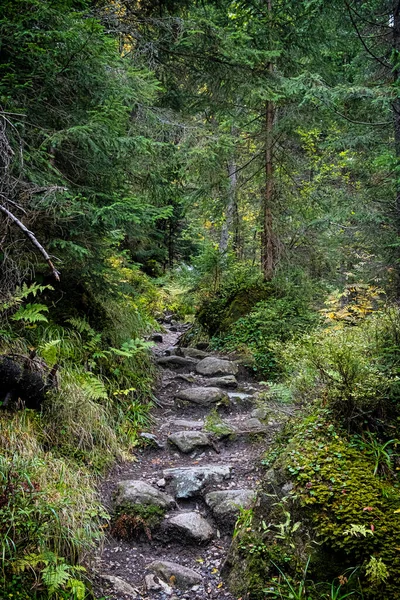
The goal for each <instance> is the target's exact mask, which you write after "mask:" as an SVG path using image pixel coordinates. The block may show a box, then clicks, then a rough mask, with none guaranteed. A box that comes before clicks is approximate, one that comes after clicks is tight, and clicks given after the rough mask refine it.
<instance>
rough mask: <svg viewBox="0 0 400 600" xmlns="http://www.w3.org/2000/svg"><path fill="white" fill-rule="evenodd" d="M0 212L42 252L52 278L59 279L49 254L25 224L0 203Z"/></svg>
mask: <svg viewBox="0 0 400 600" xmlns="http://www.w3.org/2000/svg"><path fill="white" fill-rule="evenodd" d="M0 212H2V213H3V214H5V215H6V216H7V217H8V218H9V219H10V220H11V221H12V222H13V223H15V225H16V226H17V227H19V229H21V231H22V232H23V233H24V234H25V235H26V237H27V238H28V239H29V240H30V241H31V243H32V244H33V245H34V246H35V247H36V248H37V249H38V250H39V252H40V253H41V254H42V256H43V258H44V259H45V261H46V262H47V264H48V265H49V267H50V270H51V272H52V275H53V277H54V279H55V280H56V281H60V273H59V272H58V271H57V269H56V268H55V266H54V265H53V263H52V260H51V258H50V256H49V254H48V253H47V252H46V250H45V249H44V248H43V246H42V245H41V244H40V243H39V242H38V240H37V238H36V236H35V235H34V234H33V233H32V231H29V229H28V228H27V227H25V225H24V224H23V223H22V222H21V221H20V220H19V219H18V218H17V217H16V216H15V215H13V213H12V212H10V211H9V210H8V208H6V207H5V206H2V205H1V204H0Z"/></svg>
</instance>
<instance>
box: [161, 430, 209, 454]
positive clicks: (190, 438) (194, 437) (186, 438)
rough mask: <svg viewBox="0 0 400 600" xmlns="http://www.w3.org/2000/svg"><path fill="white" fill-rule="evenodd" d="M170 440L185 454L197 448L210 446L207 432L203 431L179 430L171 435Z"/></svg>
mask: <svg viewBox="0 0 400 600" xmlns="http://www.w3.org/2000/svg"><path fill="white" fill-rule="evenodd" d="M168 441H169V442H170V443H171V444H174V445H175V446H177V448H179V450H180V451H181V452H184V453H185V454H186V453H188V452H192V450H195V449H196V448H202V447H204V446H210V440H209V438H208V436H207V434H206V433H203V432H201V431H178V432H177V433H172V434H171V435H169V436H168Z"/></svg>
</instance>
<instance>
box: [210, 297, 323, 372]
mask: <svg viewBox="0 0 400 600" xmlns="http://www.w3.org/2000/svg"><path fill="white" fill-rule="evenodd" d="M317 322H318V315H317V314H316V313H315V312H313V311H312V310H311V309H310V308H309V306H308V302H307V300H304V299H303V298H302V297H301V296H297V297H293V296H292V297H291V296H288V297H283V298H280V297H277V296H276V295H271V296H270V297H269V298H268V299H267V300H263V301H261V302H258V303H257V304H256V305H255V306H254V307H253V308H252V309H251V311H250V312H249V314H248V315H246V316H244V317H242V318H240V319H238V320H236V322H235V323H234V324H233V325H232V326H231V328H230V331H229V333H227V334H225V335H222V336H220V337H219V338H216V339H215V340H213V345H214V347H217V348H223V349H224V350H227V351H228V352H233V351H239V352H245V353H246V352H247V353H250V355H251V356H252V358H253V361H254V362H253V369H254V370H255V371H256V372H258V373H259V374H260V375H261V376H262V377H267V378H270V379H272V378H276V377H277V375H278V374H279V372H280V371H281V369H280V365H279V363H278V360H277V357H276V353H275V347H274V342H276V341H279V342H287V341H288V340H290V339H292V338H293V337H295V336H299V335H301V334H302V333H304V332H305V331H307V330H310V329H311V328H312V327H314V326H315V325H316V323H317Z"/></svg>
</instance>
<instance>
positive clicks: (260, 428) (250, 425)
mask: <svg viewBox="0 0 400 600" xmlns="http://www.w3.org/2000/svg"><path fill="white" fill-rule="evenodd" d="M252 431H254V432H255V433H263V432H264V431H266V427H265V425H263V423H261V421H260V419H257V418H256V417H251V418H250V419H245V420H244V421H241V423H240V424H239V425H238V428H237V431H236V432H237V433H241V432H243V433H251V432H252Z"/></svg>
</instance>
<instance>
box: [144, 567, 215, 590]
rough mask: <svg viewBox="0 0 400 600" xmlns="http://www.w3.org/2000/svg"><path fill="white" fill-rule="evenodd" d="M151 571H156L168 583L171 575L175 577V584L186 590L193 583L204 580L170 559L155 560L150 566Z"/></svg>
mask: <svg viewBox="0 0 400 600" xmlns="http://www.w3.org/2000/svg"><path fill="white" fill-rule="evenodd" d="M147 570H148V571H150V573H154V574H155V575H157V576H158V577H159V578H160V579H162V580H163V581H165V582H166V583H170V581H171V577H173V578H174V583H175V586H176V587H177V588H179V589H182V590H186V589H188V588H190V587H192V586H193V585H198V584H200V583H201V582H202V581H203V577H202V576H201V575H199V573H196V571H193V569H188V568H187V567H184V566H183V565H179V564H178V563H173V562H169V561H168V560H155V561H154V562H152V563H151V564H150V565H149V566H148V567H147Z"/></svg>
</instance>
